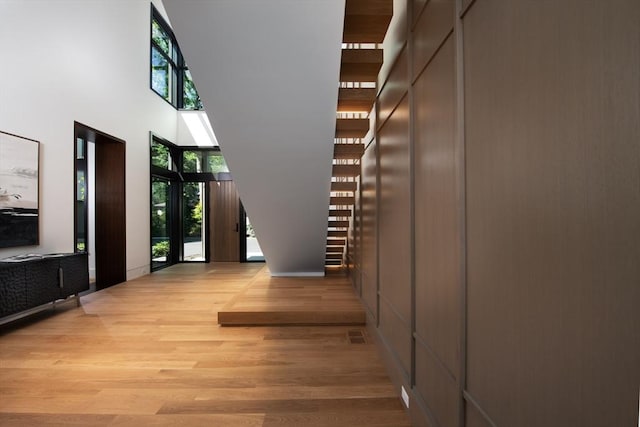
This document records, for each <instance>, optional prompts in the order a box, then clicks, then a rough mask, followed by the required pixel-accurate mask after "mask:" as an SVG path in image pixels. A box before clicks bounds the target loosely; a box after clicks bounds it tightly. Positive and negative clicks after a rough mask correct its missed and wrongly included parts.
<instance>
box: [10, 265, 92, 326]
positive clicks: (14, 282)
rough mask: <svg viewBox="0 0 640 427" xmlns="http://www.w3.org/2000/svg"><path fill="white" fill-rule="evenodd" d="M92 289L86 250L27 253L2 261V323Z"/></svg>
mask: <svg viewBox="0 0 640 427" xmlns="http://www.w3.org/2000/svg"><path fill="white" fill-rule="evenodd" d="M88 289H89V265H88V258H87V254H86V253H68V254H47V255H24V256H16V257H12V258H6V259H3V260H0V323H4V322H3V321H2V320H7V318H9V317H11V318H14V317H20V316H19V314H21V313H28V312H30V310H32V309H35V308H38V307H41V306H44V305H45V304H49V303H52V302H55V301H57V300H62V299H66V298H68V297H70V296H72V295H75V296H78V294H79V293H80V292H83V291H86V290H88ZM43 308H44V307H43ZM14 315H17V316H14Z"/></svg>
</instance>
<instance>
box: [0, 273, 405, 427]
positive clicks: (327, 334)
mask: <svg viewBox="0 0 640 427" xmlns="http://www.w3.org/2000/svg"><path fill="white" fill-rule="evenodd" d="M261 268H262V266H261V265H260V264H209V265H207V264H196V265H184V264H183V265H178V266H174V267H171V268H169V269H165V270H163V271H161V272H158V273H154V274H152V275H150V276H145V277H143V278H140V279H137V280H134V281H130V282H127V283H126V284H122V285H118V286H115V287H112V288H109V289H106V290H104V291H100V292H97V293H94V294H90V295H87V296H85V297H83V298H82V306H81V307H79V308H77V307H75V304H74V303H67V304H65V305H64V306H62V307H59V308H58V309H57V310H56V311H55V312H53V313H52V312H47V313H44V314H41V315H36V317H35V318H34V319H32V320H28V321H21V322H19V323H18V324H17V325H9V326H3V327H0V426H20V427H24V426H160V425H170V426H176V425H180V426H223V427H224V426H233V427H236V426H238V427H242V426H305V427H314V426H390V427H401V426H409V425H410V423H409V421H408V418H407V417H406V415H405V413H404V411H403V408H402V404H401V403H400V400H399V399H398V397H397V393H396V392H395V390H394V389H393V387H392V386H391V383H390V381H389V379H388V377H387V375H386V373H385V371H384V368H383V366H382V364H381V361H380V359H379V357H378V355H377V352H376V349H375V347H374V345H373V344H372V343H371V338H370V337H368V336H367V335H366V331H365V330H364V328H363V327H355V326H304V327H302V326H280V327H271V326H261V327H221V326H218V325H217V312H218V310H219V309H220V308H221V307H223V306H224V305H225V304H227V303H228V302H229V301H230V300H231V299H232V298H233V297H234V296H235V295H237V294H238V293H239V292H240V291H242V290H243V289H246V287H247V285H248V284H249V282H250V281H251V280H252V279H253V278H255V277H256V275H259V274H260V269H261ZM360 333H362V334H363V336H364V341H365V342H364V343H359V344H358V342H362V341H363V340H362V337H361V336H360ZM350 336H351V337H356V339H355V340H354V339H350Z"/></svg>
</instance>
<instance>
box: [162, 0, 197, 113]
mask: <svg viewBox="0 0 640 427" xmlns="http://www.w3.org/2000/svg"><path fill="white" fill-rule="evenodd" d="M151 89H152V90H153V91H154V92H155V93H157V94H158V95H160V96H161V97H162V98H164V99H165V100H166V101H167V102H169V103H170V104H171V105H173V106H174V107H175V108H179V109H185V110H200V109H202V102H201V101H200V97H199V96H198V92H197V91H196V87H195V85H194V84H193V79H192V78H191V73H190V72H189V68H188V67H187V64H185V62H184V58H183V57H182V52H180V47H178V42H177V41H176V37H175V36H174V34H173V31H171V28H170V27H169V25H168V24H167V22H166V21H165V20H164V19H163V18H162V16H161V15H160V13H159V12H158V10H157V9H156V8H155V7H154V6H153V5H151Z"/></svg>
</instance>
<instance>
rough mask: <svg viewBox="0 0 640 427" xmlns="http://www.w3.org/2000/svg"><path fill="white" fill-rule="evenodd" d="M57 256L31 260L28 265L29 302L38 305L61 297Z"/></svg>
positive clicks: (32, 305)
mask: <svg viewBox="0 0 640 427" xmlns="http://www.w3.org/2000/svg"><path fill="white" fill-rule="evenodd" d="M59 265H60V262H59V260H58V259H57V258H48V259H42V260H38V261H29V262H27V264H26V265H25V267H26V277H27V279H26V282H27V302H28V304H29V307H37V306H39V305H42V304H46V303H48V302H51V301H55V300H56V299H58V298H60V287H59V286H58V266H59Z"/></svg>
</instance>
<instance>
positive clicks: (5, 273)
mask: <svg viewBox="0 0 640 427" xmlns="http://www.w3.org/2000/svg"><path fill="white" fill-rule="evenodd" d="M25 274H26V273H25V267H24V265H20V264H18V265H16V264H9V263H2V264H0V317H4V316H8V315H10V314H13V313H17V312H20V311H22V310H26V309H27V308H29V303H28V301H27V286H26V277H25Z"/></svg>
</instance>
